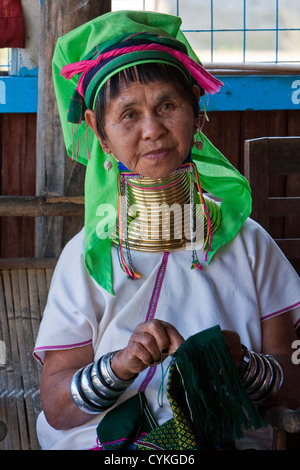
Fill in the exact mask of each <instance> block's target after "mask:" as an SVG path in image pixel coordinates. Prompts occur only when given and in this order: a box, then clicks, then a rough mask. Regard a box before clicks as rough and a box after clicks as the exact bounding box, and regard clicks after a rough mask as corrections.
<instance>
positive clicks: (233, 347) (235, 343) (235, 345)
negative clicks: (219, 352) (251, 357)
mask: <svg viewBox="0 0 300 470" xmlns="http://www.w3.org/2000/svg"><path fill="white" fill-rule="evenodd" d="M222 333H223V335H224V336H225V339H226V341H227V344H228V347H229V350H230V352H231V355H232V357H233V360H234V363H235V365H236V366H237V368H238V369H239V368H240V366H241V364H242V358H243V350H242V345H241V340H240V336H239V335H238V333H236V331H230V330H222Z"/></svg>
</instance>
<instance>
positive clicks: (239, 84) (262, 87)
mask: <svg viewBox="0 0 300 470" xmlns="http://www.w3.org/2000/svg"><path fill="white" fill-rule="evenodd" d="M218 78H219V79H220V80H221V81H222V82H223V83H224V86H223V87H222V89H221V91H220V92H219V93H218V94H216V95H213V96H209V98H208V104H207V109H208V111H247V110H254V111H262V110H272V109H274V110H275V109H278V110H280V109H299V110H300V74H299V76H297V75H244V76H238V75H236V76H233V75H230V76H229V75H228V76H225V75H224V76H219V77H218Z"/></svg>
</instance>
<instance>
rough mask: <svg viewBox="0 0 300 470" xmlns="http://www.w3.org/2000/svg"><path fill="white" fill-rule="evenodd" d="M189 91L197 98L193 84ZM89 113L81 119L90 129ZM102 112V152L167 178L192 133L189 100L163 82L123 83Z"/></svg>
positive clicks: (185, 151) (182, 157) (137, 169)
mask: <svg viewBox="0 0 300 470" xmlns="http://www.w3.org/2000/svg"><path fill="white" fill-rule="evenodd" d="M194 93H195V95H196V97H197V98H199V96H198V95H199V89H198V88H197V87H194ZM91 113H92V112H90V113H88V114H89V116H87V117H86V119H87V122H88V124H89V125H91V127H92V128H93V129H94V131H95V117H93V116H92V114H91ZM105 116H106V117H105V126H104V129H105V133H106V136H107V138H106V140H105V141H102V140H101V138H100V137H99V135H97V136H98V138H99V140H100V143H101V145H102V147H103V149H104V151H105V152H106V153H112V154H113V155H114V157H115V158H116V159H117V160H119V161H120V162H122V163H123V164H124V165H125V166H126V167H127V168H128V169H129V170H130V171H132V172H134V173H138V174H141V175H144V176H149V177H151V178H160V177H163V176H167V175H168V174H170V173H171V172H172V171H173V170H175V169H176V168H178V166H180V165H181V164H182V163H183V161H184V160H185V159H186V157H187V156H188V154H189V151H190V149H191V146H192V142H193V136H194V134H195V131H196V124H195V118H194V113H193V110H192V106H191V104H190V102H189V101H188V100H187V98H186V97H185V96H184V94H183V93H182V92H180V89H179V88H178V87H177V86H176V85H175V84H173V83H166V82H163V81H158V82H153V83H150V84H142V83H140V82H139V81H137V82H133V83H129V84H127V85H125V83H124V84H123V85H121V88H120V93H119V94H118V95H117V97H116V98H114V99H112V100H111V101H110V102H108V106H107V111H106V115H105ZM92 121H94V124H93V122H92ZM96 134H97V131H96Z"/></svg>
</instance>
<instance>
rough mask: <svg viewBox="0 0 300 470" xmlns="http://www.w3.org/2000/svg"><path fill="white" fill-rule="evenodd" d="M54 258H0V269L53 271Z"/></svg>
mask: <svg viewBox="0 0 300 470" xmlns="http://www.w3.org/2000/svg"><path fill="white" fill-rule="evenodd" d="M56 263H57V259H56V258H0V269H10V270H11V269H22V268H23V269H24V268H25V269H30V268H35V269H49V270H51V269H53V268H55V266H56Z"/></svg>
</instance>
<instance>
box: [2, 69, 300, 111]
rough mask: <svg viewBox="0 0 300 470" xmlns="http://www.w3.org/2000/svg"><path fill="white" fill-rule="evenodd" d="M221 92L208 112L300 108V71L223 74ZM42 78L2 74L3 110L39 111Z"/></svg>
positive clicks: (212, 98) (209, 103) (208, 105)
mask: <svg viewBox="0 0 300 470" xmlns="http://www.w3.org/2000/svg"><path fill="white" fill-rule="evenodd" d="M218 78H219V79H220V80H221V81H222V82H223V83H224V86H223V87H222V89H221V91H220V93H217V94H216V95H213V96H210V95H209V96H208V98H207V102H206V108H207V110H208V111H246V110H255V111H261V110H272V109H274V110H275V109H299V110H300V74H299V76H297V75H275V76H274V75H243V76H242V75H240V76H239V75H236V76H233V75H222V76H218ZM37 101H38V78H37V77H36V76H35V77H28V76H25V77H24V76H23V77H19V76H18V77H6V76H4V77H0V113H35V112H36V111H37Z"/></svg>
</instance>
